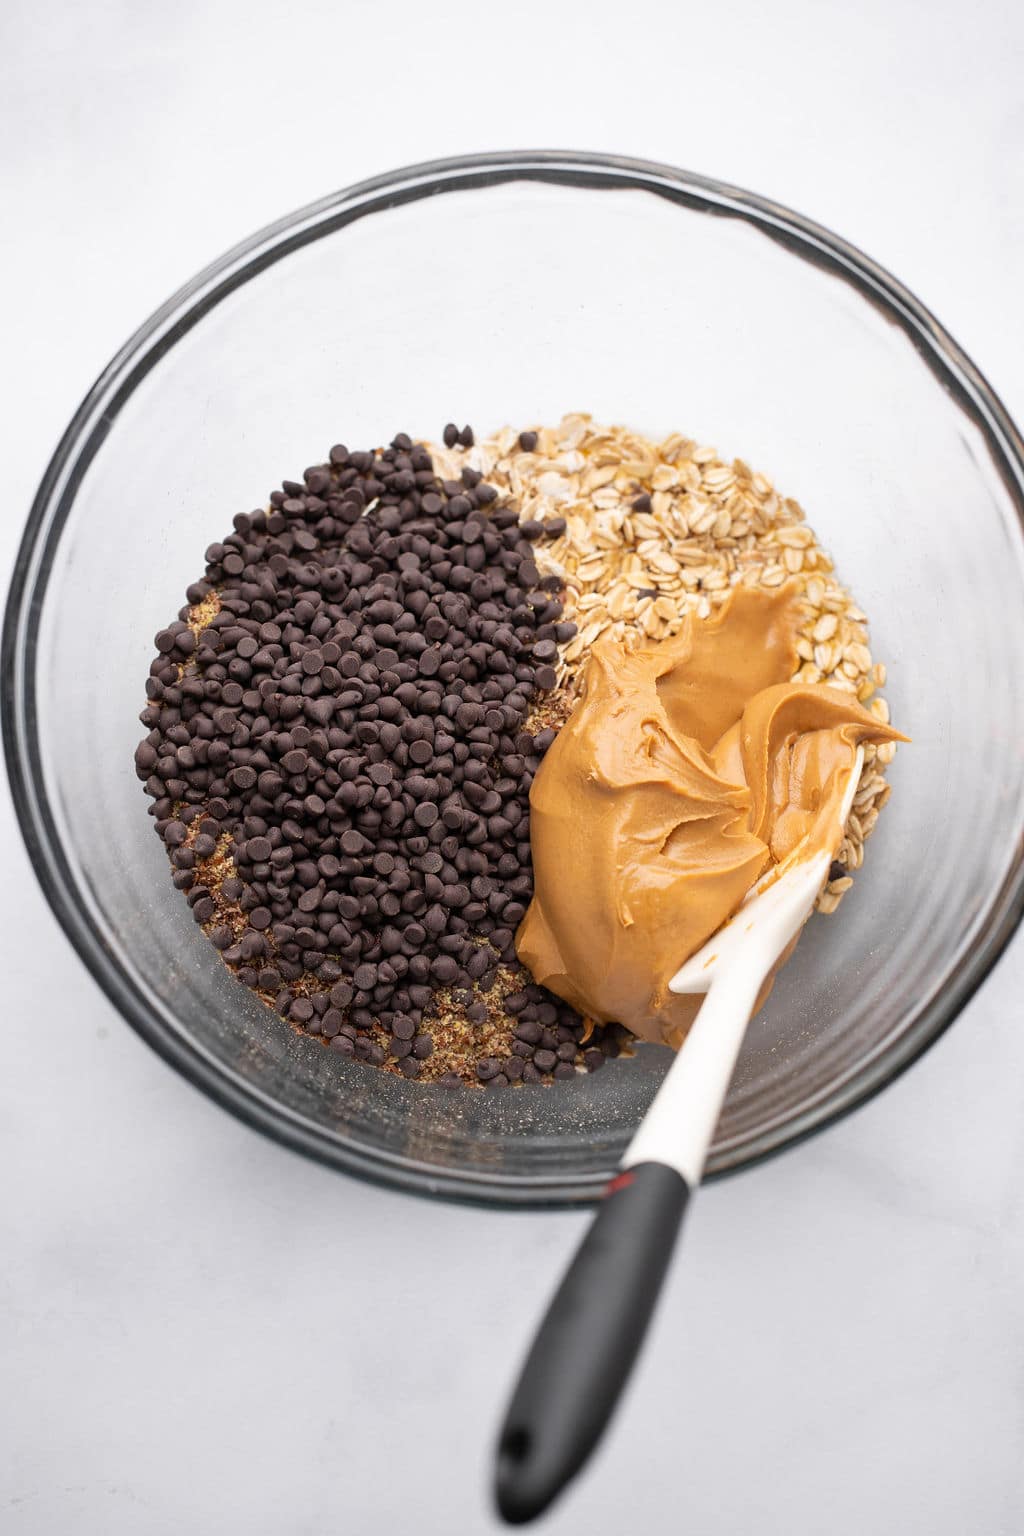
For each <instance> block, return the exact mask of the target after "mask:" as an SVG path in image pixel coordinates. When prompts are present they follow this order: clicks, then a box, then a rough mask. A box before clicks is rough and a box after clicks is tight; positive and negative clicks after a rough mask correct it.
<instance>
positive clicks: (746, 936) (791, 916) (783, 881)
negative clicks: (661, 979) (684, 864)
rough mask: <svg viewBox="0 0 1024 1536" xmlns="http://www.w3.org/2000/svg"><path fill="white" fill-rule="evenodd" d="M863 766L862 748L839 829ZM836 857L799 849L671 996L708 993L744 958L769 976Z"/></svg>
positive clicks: (674, 984) (696, 957)
mask: <svg viewBox="0 0 1024 1536" xmlns="http://www.w3.org/2000/svg"><path fill="white" fill-rule="evenodd" d="M863 766H864V749H863V747H858V748H857V752H856V756H855V757H854V761H853V767H852V768H851V769H850V776H849V779H848V780H847V784H846V789H845V792H844V794H843V802H842V805H841V806H840V810H839V817H838V824H839V826H840V827H842V826H845V824H846V819H847V817H848V816H849V814H850V807H851V806H852V805H853V797H854V795H855V794H856V793H857V785H858V783H859V782H860V775H861V769H862V768H863ZM834 855H835V849H834V848H826V849H823V850H822V852H820V853H817V854H815V855H814V856H813V857H811V858H806V857H801V853H800V849H799V848H797V849H796V850H795V852H794V853H792V854H791V855H790V857H789V858H788V859H787V860H786V861H785V862H784V863H783V864H780V865H778V866H777V867H776V868H775V869H772V870H770V871H769V872H768V874H767V875H765V876H764V877H763V878H762V879H761V880H760V881H759V882H758V884H757V885H755V886H754V887H753V888H752V889H751V890H750V891H749V892H748V893H747V896H746V899H745V900H744V902H743V905H742V906H741V907H740V909H739V911H738V912H736V913H735V914H734V915H733V917H731V918H730V919H729V921H728V922H727V923H726V924H724V926H723V927H721V928H719V930H718V932H717V933H713V934H712V935H711V937H710V939H708V941H707V943H706V944H703V945H702V946H701V948H700V949H698V950H697V951H696V953H695V954H692V955H691V956H690V958H689V959H688V960H687V961H686V963H685V964H684V965H682V966H680V968H679V970H678V971H677V972H676V974H675V975H674V976H673V978H672V980H671V981H670V982H669V991H670V992H677V993H681V992H706V991H707V990H708V988H709V987H710V986H711V982H712V980H713V979H714V977H715V975H716V974H717V972H718V971H719V969H720V968H721V966H722V965H723V964H725V965H728V964H730V963H731V964H736V963H738V962H739V961H740V958H741V955H742V962H743V964H749V965H754V966H758V965H761V964H762V963H763V965H764V970H765V971H766V972H767V971H768V970H769V969H770V967H771V966H772V965H774V963H775V961H776V960H777V959H778V957H779V955H781V954H782V951H783V950H784V949H785V948H786V946H787V944H789V943H790V941H791V940H792V939H793V938H794V937H795V935H796V934H797V933H798V932H799V931H800V928H801V926H802V925H803V924H804V923H805V922H806V921H807V918H808V917H809V916H810V913H811V908H812V907H813V906H814V903H815V900H816V898H817V895H818V892H819V891H820V890H821V887H822V886H823V885H824V883H825V880H826V878H827V876H828V871H829V866H830V865H831V863H832V859H833V857H834ZM763 957H767V958H764V959H763Z"/></svg>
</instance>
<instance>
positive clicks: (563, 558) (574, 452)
mask: <svg viewBox="0 0 1024 1536" xmlns="http://www.w3.org/2000/svg"><path fill="white" fill-rule="evenodd" d="M430 451H431V453H432V455H433V457H434V463H435V467H436V469H437V471H438V473H439V474H440V475H442V476H444V477H450V478H453V479H454V478H456V477H457V476H458V474H459V472H460V471H461V469H462V468H463V466H466V465H468V466H470V467H471V468H473V469H475V470H478V471H480V472H481V473H482V474H483V475H484V477H485V478H486V479H487V480H488V481H489V482H490V483H491V484H492V485H493V486H495V487H496V488H497V489H498V491H499V492H500V493H502V494H503V495H504V496H507V497H508V498H509V499H510V501H511V502H512V503H513V504H514V505H515V506H516V507H517V510H518V512H519V517H520V521H521V522H522V523H523V524H527V525H529V524H539V525H542V526H547V528H548V529H549V531H558V530H559V529H561V531H560V532H559V533H558V537H556V538H554V539H553V540H551V541H545V542H544V543H543V544H538V545H537V546H536V550H537V564H538V567H539V569H540V570H541V571H542V573H544V574H558V575H559V576H560V577H561V578H562V579H563V580H564V582H565V598H564V606H565V616H566V618H570V619H573V620H574V621H575V622H576V624H577V625H578V626H579V632H578V634H577V635H576V637H575V639H573V640H572V641H570V642H569V644H568V645H567V646H564V647H563V648H562V650H561V656H560V661H559V673H558V676H559V684H560V688H561V698H562V703H563V708H564V712H565V713H567V712H568V710H569V709H570V708H571V706H572V703H573V701H574V696H575V695H574V691H575V685H576V681H577V678H578V677H579V674H580V672H581V670H582V667H583V664H584V662H585V660H586V657H587V654H588V652H589V649H590V647H591V646H592V645H593V644H594V642H595V640H597V639H598V637H599V636H600V635H603V634H605V633H606V632H612V633H614V634H624V633H626V632H627V631H629V630H634V631H639V632H640V633H642V634H643V635H645V636H647V637H649V638H651V639H664V638H666V637H667V636H669V635H674V634H675V633H676V632H677V630H678V629H679V628H680V626H681V624H682V621H683V618H684V616H685V615H686V614H687V613H691V612H694V611H695V612H696V613H697V614H699V615H700V616H701V617H702V618H705V617H707V615H708V614H709V613H710V612H711V611H712V609H713V608H715V607H716V606H718V605H719V604H721V603H723V602H724V601H725V600H726V597H727V596H728V593H729V590H730V588H732V587H734V586H736V585H737V584H739V583H741V582H742V583H744V584H746V585H749V586H763V587H777V586H780V585H781V584H782V583H783V582H784V581H795V582H797V583H798V584H799V585H800V587H801V588H802V590H803V597H804V599H805V603H806V614H805V618H804V622H803V626H802V630H801V635H800V639H799V642H798V646H797V650H798V654H799V656H800V660H801V665H800V668H799V670H798V671H797V672H796V674H795V676H794V679H793V681H800V682H806V683H825V684H827V685H828V686H829V687H830V688H838V689H840V690H842V691H843V692H846V693H852V694H855V695H856V697H857V699H858V700H860V702H861V703H862V704H864V705H866V707H867V708H868V709H869V710H870V711H871V713H872V714H874V715H876V716H877V717H878V718H879V719H880V720H884V721H888V719H889V710H888V706H887V705H886V702H885V700H884V699H883V698H881V697H880V696H879V695H878V694H877V692H876V690H877V689H878V688H880V687H881V686H883V685H884V683H885V667H884V666H883V665H882V663H881V662H873V661H872V658H871V652H870V650H869V648H868V633H867V620H866V617H865V615H864V613H863V612H862V611H861V609H860V608H858V607H857V605H856V603H855V602H854V601H853V598H852V596H851V595H850V593H849V592H848V591H847V590H846V588H845V587H843V586H841V585H840V583H839V582H838V581H837V580H836V578H835V576H834V574H833V569H832V561H831V559H830V557H829V555H828V554H827V553H826V551H825V550H824V549H822V547H821V545H820V544H819V543H818V541H817V538H816V536H815V533H814V531H813V529H812V528H810V527H809V526H808V524H807V523H806V522H805V521H804V513H803V510H802V508H801V507H800V505H799V503H798V502H796V501H793V500H792V499H791V498H789V497H783V496H780V495H779V494H778V492H777V491H776V490H775V488H774V487H773V485H772V483H771V481H770V480H769V479H767V477H766V476H764V475H762V474H759V473H756V472H755V471H753V470H752V469H750V468H749V467H748V466H747V465H746V464H745V463H744V462H743V461H742V459H733V460H732V462H731V463H725V462H723V461H722V460H721V459H720V458H719V457H718V454H717V453H716V451H715V450H714V449H713V448H706V447H700V446H698V444H696V443H695V442H693V441H691V440H690V439H689V438H686V437H683V436H682V435H681V434H680V433H673V434H672V435H671V436H669V437H667V438H665V439H664V440H663V441H662V442H653V441H651V440H650V439H649V438H646V437H642V436H641V435H640V434H639V433H637V432H631V431H628V430H627V429H626V428H624V427H604V426H599V425H598V424H596V423H595V422H593V421H592V420H591V419H590V417H589V416H586V415H582V414H574V415H569V416H566V417H564V418H563V420H562V421H561V422H560V423H559V425H558V426H556V427H538V428H536V429H535V430H532V431H529V432H519V431H518V430H517V429H515V428H510V427H507V428H504V429H503V430H502V431H500V432H497V433H496V434H495V435H494V436H493V437H490V438H486V439H484V440H483V441H478V442H477V443H475V444H474V445H473V446H472V447H471V448H468V449H467V448H462V447H459V446H455V447H453V448H448V447H444V446H442V445H440V444H431V445H430ZM552 523H554V525H555V528H554V530H552V529H551V525H552ZM563 523H564V528H563V527H562V524H563ZM563 717H564V716H563ZM894 752H895V746H894V744H892V743H885V744H883V745H881V746H871V745H868V746H867V747H865V751H864V771H863V774H862V776H861V780H860V784H859V786H858V790H857V795H856V798H855V800H854V805H853V811H852V813H851V815H850V819H849V822H848V824H847V832H846V837H845V839H844V841H843V844H842V846H841V847H840V849H839V852H838V854H837V857H836V861H835V863H834V864H833V866H832V878H831V879H830V880H829V882H828V884H827V885H826V887H825V889H824V890H823V891H822V893H821V895H820V897H819V899H818V908H819V910H820V911H823V912H832V911H834V910H835V909H836V907H837V906H838V905H839V902H840V899H841V897H842V895H843V892H844V891H846V890H848V889H849V887H850V886H851V884H852V883H853V882H852V880H851V879H850V875H849V871H851V870H855V869H859V868H860V865H861V862H862V860H863V849H864V841H865V839H866V838H867V837H868V835H869V834H870V832H871V831H872V829H873V827H874V825H875V822H876V821H877V819H878V813H879V811H880V810H881V808H882V806H883V805H884V804H885V802H886V800H887V799H888V797H889V786H888V784H887V783H886V781H885V778H884V769H885V766H886V764H887V763H889V762H891V761H892V757H893V754H894Z"/></svg>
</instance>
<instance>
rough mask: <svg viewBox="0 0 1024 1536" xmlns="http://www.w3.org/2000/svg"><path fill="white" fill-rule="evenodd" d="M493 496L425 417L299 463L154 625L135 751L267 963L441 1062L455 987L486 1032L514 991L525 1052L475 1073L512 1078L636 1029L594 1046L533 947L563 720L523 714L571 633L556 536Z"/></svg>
mask: <svg viewBox="0 0 1024 1536" xmlns="http://www.w3.org/2000/svg"><path fill="white" fill-rule="evenodd" d="M453 430H454V429H453V428H451V427H449V428H448V429H446V432H447V434H450V433H451V432H452V431H453ZM446 440H447V436H446ZM459 440H460V441H462V442H463V443H464V444H466V445H468V444H470V443H471V442H472V435H471V433H470V432H469V429H468V428H465V429H463V432H462V433H461V434H459ZM496 502H497V492H496V491H495V490H494V488H493V487H491V486H489V485H487V484H486V483H484V482H483V481H482V479H481V477H480V476H479V475H478V474H477V473H476V472H475V471H473V470H470V469H468V468H467V469H464V470H463V471H462V478H461V480H460V481H445V482H442V481H440V480H439V479H438V478H437V477H436V475H435V473H434V468H433V463H432V461H431V458H430V455H429V453H428V452H427V451H426V450H425V449H424V448H423V447H421V446H417V445H414V444H413V442H412V440H411V439H410V438H409V437H407V436H406V435H405V434H399V435H398V436H397V437H395V438H394V440H393V441H392V443H391V446H390V448H388V449H387V450H385V451H384V452H383V453H380V454H375V453H372V452H362V453H359V452H350V451H349V450H348V449H347V448H345V447H344V446H342V445H340V444H339V445H338V446H336V447H334V448H332V449H331V452H330V459H329V462H328V463H326V464H322V465H317V466H315V467H313V468H311V469H308V470H307V471H306V473H305V475H304V477H303V480H302V481H301V482H298V481H287V480H286V481H284V482H283V485H282V488H281V489H280V490H277V491H275V492H274V493H273V494H272V495H271V497H270V506H269V509H267V510H259V511H256V512H253V513H252V514H240V515H239V516H237V517H236V518H235V519H234V531H233V533H231V534H230V535H229V536H228V537H227V538H225V539H224V541H223V542H222V543H217V544H213V545H211V546H210V548H209V549H208V550H207V551H206V561H207V565H206V573H205V576H204V577H203V579H202V580H201V581H198V582H196V583H195V584H194V585H193V586H190V587H189V588H188V591H187V594H186V596H187V600H188V601H187V606H186V607H185V608H183V609H182V610H181V612H180V616H179V619H178V621H177V622H176V623H173V624H170V625H169V626H168V627H167V628H166V629H164V630H162V631H161V632H160V633H159V634H158V635H157V637H156V647H157V655H156V657H155V659H154V661H153V663H152V665H151V667H150V675H149V679H148V682H147V685H146V692H147V697H148V700H149V703H148V705H147V707H146V709H145V710H144V711H143V713H142V716H141V719H142V722H143V724H144V725H145V726H146V727H147V730H148V734H147V735H146V737H145V739H144V740H143V741H142V742H141V743H140V745H139V747H138V749H137V752H136V759H135V760H136V768H137V771H138V774H139V777H140V778H141V779H142V780H143V781H144V783H145V788H146V791H147V793H148V794H149V795H150V796H151V797H152V801H153V804H152V805H151V807H150V810H151V814H153V815H154V817H155V818H156V827H157V831H158V832H159V834H160V836H161V837H162V838H163V840H164V842H165V844H166V845H167V847H168V849H169V851H170V856H171V862H172V865H173V867H174V881H175V884H176V885H177V886H178V887H179V888H180V889H182V890H183V891H185V892H186V893H187V899H188V901H189V903H190V905H191V908H192V913H193V916H194V917H195V919H196V921H197V922H198V923H200V924H202V925H203V927H204V928H205V929H206V931H207V933H208V934H209V937H210V939H211V941H212V942H213V944H214V945H215V946H216V947H217V948H218V949H219V950H220V951H221V952H222V955H223V958H224V959H225V961H226V962H227V963H228V964H229V965H231V966H232V967H233V968H234V969H235V970H236V972H237V974H238V976H239V977H240V979H241V980H242V981H243V982H244V983H246V984H247V985H248V986H250V987H252V988H254V989H255V990H257V991H258V992H260V993H261V994H262V995H264V996H265V997H267V998H269V999H271V1000H272V1001H273V1002H274V1004H275V1005H276V1007H277V1008H278V1009H279V1011H280V1012H281V1013H282V1014H283V1015H284V1016H285V1017H286V1018H288V1019H289V1020H290V1021H292V1022H293V1023H294V1024H296V1025H298V1026H299V1027H301V1028H303V1029H305V1030H307V1031H308V1032H310V1033H313V1034H317V1035H320V1036H321V1037H322V1038H324V1039H325V1040H328V1041H330V1043H331V1044H332V1045H333V1046H334V1048H335V1049H338V1050H341V1051H342V1052H344V1053H345V1054H348V1055H355V1056H357V1057H359V1058H361V1059H363V1060H365V1061H369V1062H372V1063H374V1064H376V1065H378V1066H384V1065H387V1066H390V1067H391V1068H392V1069H393V1070H395V1069H397V1070H400V1071H401V1072H403V1073H404V1074H405V1075H406V1076H408V1077H415V1076H418V1075H419V1074H420V1073H421V1071H424V1072H425V1074H426V1075H428V1076H437V1075H440V1074H439V1072H438V1071H437V1070H434V1068H436V1067H437V1066H439V1065H444V1064H443V1063H435V1064H434V1067H433V1068H429V1069H428V1068H426V1066H425V1064H426V1063H427V1062H428V1061H429V1060H430V1057H431V1055H432V1054H433V1051H434V1045H435V1040H434V1033H433V1032H432V1019H439V1018H440V1016H441V1009H442V1003H443V1005H444V1009H445V1010H446V1017H448V1018H449V1019H450V1018H451V1016H452V1010H453V1009H454V1010H455V1011H456V1013H458V1012H459V1010H461V1017H462V1018H463V1019H464V1021H465V1023H466V1026H467V1028H471V1027H472V1026H473V1025H474V1024H480V1025H483V1024H484V1023H485V1022H486V1021H491V1022H493V1017H494V1005H491V1004H488V1002H487V997H488V994H489V993H493V995H494V997H495V999H496V1002H497V1005H498V1006H499V1007H500V1008H501V1009H502V1010H504V1017H505V1019H506V1020H507V1023H508V1026H509V1027H508V1032H507V1040H506V1047H505V1049H506V1051H507V1054H501V1055H495V1054H489V1053H488V1052H487V1049H486V1045H487V1040H488V1039H490V1040H491V1041H493V1040H494V1038H496V1037H495V1035H494V1033H493V1031H492V1032H491V1033H490V1034H489V1035H487V1036H486V1037H485V1036H484V1035H482V1036H481V1046H480V1051H479V1053H474V1052H471V1053H470V1054H471V1056H475V1060H472V1061H471V1064H470V1068H469V1071H471V1072H472V1073H473V1075H475V1077H476V1079H477V1080H478V1081H481V1082H487V1083H489V1084H497V1085H499V1086H500V1085H502V1084H505V1083H509V1082H513V1081H516V1080H518V1079H526V1080H537V1079H540V1078H543V1077H546V1076H548V1075H557V1076H571V1075H572V1074H573V1073H574V1071H575V1063H577V1062H578V1063H580V1064H582V1065H585V1066H586V1067H588V1068H589V1069H591V1070H592V1069H593V1068H594V1067H596V1066H598V1065H600V1064H601V1062H602V1061H603V1059H604V1056H605V1055H609V1054H615V1053H616V1052H617V1032H616V1031H607V1032H602V1031H600V1030H598V1031H597V1032H596V1035H595V1036H594V1037H592V1038H591V1039H589V1040H588V1041H586V1048H585V1043H584V1029H583V1024H582V1021H581V1020H580V1018H579V1016H578V1015H577V1014H575V1013H574V1012H573V1011H572V1010H571V1009H569V1008H568V1007H567V1006H566V1005H565V1004H564V1003H562V1002H561V1001H560V1000H559V999H558V998H555V997H552V996H551V995H550V994H548V993H546V992H544V991H543V990H542V989H541V988H538V987H536V986H534V985H533V984H532V983H529V978H528V977H526V976H525V974H524V973H522V972H521V971H519V970H518V967H517V962H516V959H515V948H514V936H515V931H516V928H517V926H518V924H519V922H520V921H521V919H522V917H523V915H524V913H525V911H526V907H527V904H528V902H529V900H530V897H531V895H532V890H533V882H532V875H531V864H530V840H529V804H528V797H529V790H530V784H531V782H532V779H533V776H534V773H535V772H536V770H537V767H538V765H539V762H540V759H541V757H542V755H543V753H544V751H545V750H546V748H547V747H548V746H549V745H550V742H551V740H552V739H553V736H554V732H553V731H552V730H550V729H537V730H535V731H534V732H531V731H529V730H527V729H526V728H525V726H526V722H527V720H528V718H530V717H531V716H533V717H534V718H535V717H536V713H537V707H538V704H539V703H540V702H541V701H542V699H543V696H544V695H545V693H547V692H548V691H549V690H551V689H553V688H554V686H555V681H556V674H555V669H554V666H553V663H554V662H555V661H556V659H557V655H558V646H559V644H561V643H564V642H565V641H567V640H569V639H570V638H571V637H572V635H573V634H574V633H575V626H574V625H572V624H569V623H566V622H564V621H563V619H562V609H561V604H560V602H559V600H558V596H557V593H558V582H557V580H555V579H552V578H550V577H547V578H544V579H542V578H541V576H540V574H539V572H538V569H537V566H536V563H535V561H534V558H533V554H532V550H531V541H532V540H535V539H537V538H539V537H544V536H545V530H544V529H543V528H541V527H540V525H538V524H529V525H526V529H525V531H524V529H523V528H522V527H521V526H520V524H519V521H518V518H517V516H516V513H515V511H514V510H513V509H511V508H507V507H504V506H501V505H497V504H496ZM549 531H552V532H557V531H558V530H557V529H553V530H549ZM510 977H512V981H511V982H510V980H509V978H510ZM517 977H518V981H517V980H516V978H517ZM502 978H504V991H502V990H501V988H496V987H495V983H496V981H497V980H500V979H502ZM499 1034H500V1032H499ZM513 1036H514V1038H513ZM462 1068H463V1071H462V1075H463V1076H465V1075H468V1073H467V1069H466V1065H465V1061H464V1060H463V1062H462ZM457 1075H458V1074H457V1073H453V1072H452V1071H448V1072H447V1073H446V1076H448V1077H449V1078H451V1077H453V1076H457Z"/></svg>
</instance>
